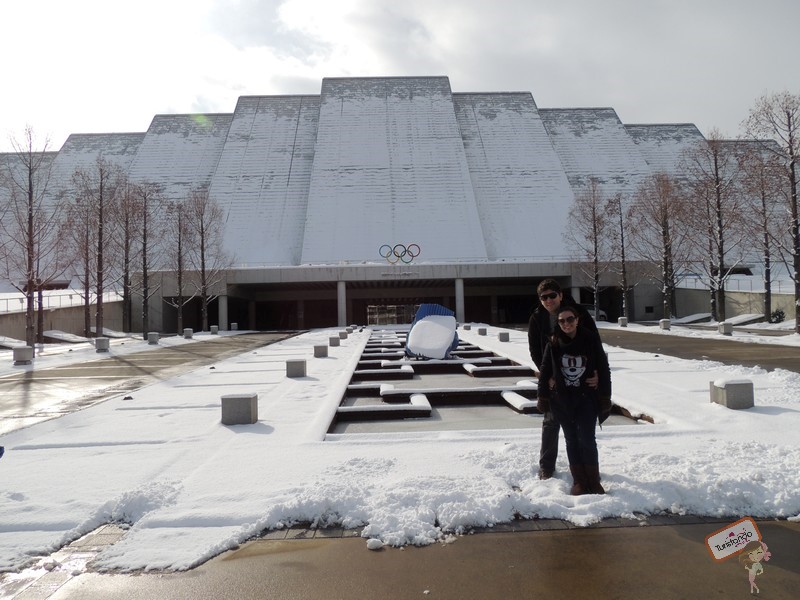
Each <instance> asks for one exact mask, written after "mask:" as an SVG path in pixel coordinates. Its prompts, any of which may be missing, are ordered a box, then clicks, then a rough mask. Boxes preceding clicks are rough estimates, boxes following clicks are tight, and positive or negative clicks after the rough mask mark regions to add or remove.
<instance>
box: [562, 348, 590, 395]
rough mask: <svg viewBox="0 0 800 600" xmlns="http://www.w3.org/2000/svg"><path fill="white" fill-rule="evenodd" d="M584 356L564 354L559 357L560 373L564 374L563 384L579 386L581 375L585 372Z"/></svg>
mask: <svg viewBox="0 0 800 600" xmlns="http://www.w3.org/2000/svg"><path fill="white" fill-rule="evenodd" d="M586 362H587V360H586V357H585V356H573V355H571V354H564V355H563V356H562V357H561V373H562V374H563V375H564V385H566V386H567V387H580V385H581V377H583V374H584V373H585V372H586Z"/></svg>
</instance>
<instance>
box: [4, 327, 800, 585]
mask: <svg viewBox="0 0 800 600" xmlns="http://www.w3.org/2000/svg"><path fill="white" fill-rule="evenodd" d="M601 334H602V336H603V340H604V341H605V342H606V343H607V344H610V345H615V346H622V347H626V348H631V349H634V350H641V351H646V352H655V353H663V354H666V355H671V356H678V357H682V358H706V359H709V360H716V361H719V362H724V363H727V364H750V365H755V364H757V365H758V366H761V367H762V368H765V369H770V370H771V369H774V368H784V369H788V368H790V367H791V369H790V370H793V371H797V370H798V369H800V348H797V347H787V346H779V345H774V346H773V345H769V346H767V345H763V344H744V343H736V342H732V341H730V340H727V339H720V340H713V339H712V340H705V339H699V338H686V337H678V336H664V335H659V334H648V333H639V332H631V331H619V330H617V329H603V330H602V331H601ZM212 360H218V358H214V359H212ZM209 362H210V360H209ZM164 365H166V361H165V362H163V363H162V366H164ZM165 368H167V367H165ZM187 368H188V367H187ZM62 374H63V375H65V376H66V373H62ZM165 374H166V371H163V372H162V374H161V375H160V376H165ZM132 377H133V378H134V379H135V378H136V377H138V376H137V375H134V376H132ZM742 516H743V515H742ZM738 518H739V516H731V517H730V518H729V519H708V518H703V517H697V516H692V515H687V516H683V517H681V516H672V515H663V516H662V515H647V516H645V515H634V516H632V518H630V519H617V518H615V519H607V520H604V521H602V522H600V523H597V524H595V525H593V526H590V527H581V528H578V527H575V526H574V525H572V524H570V523H569V522H566V521H562V520H557V519H555V520H519V521H514V522H512V523H508V524H502V525H498V526H496V527H494V528H491V529H488V530H476V531H475V532H474V533H473V534H470V535H464V536H458V537H455V536H453V537H451V538H448V539H447V540H445V541H444V542H443V543H437V544H433V545H431V546H427V547H405V548H389V547H386V548H382V549H379V550H375V551H372V550H368V549H367V545H366V540H364V539H362V538H360V537H359V534H360V532H359V531H358V530H342V529H330V530H324V529H323V530H316V529H309V528H305V527H303V526H296V527H292V528H290V529H287V530H281V531H273V532H270V533H268V534H267V535H265V536H264V537H263V538H261V539H258V540H254V541H252V542H249V543H247V544H243V545H242V546H241V547H239V548H238V549H235V550H231V551H229V552H226V553H224V554H222V555H220V556H217V557H216V558H214V559H212V560H210V561H208V562H207V563H205V564H203V565H201V566H199V567H197V568H195V569H192V570H191V571H186V572H180V573H152V572H151V573H134V574H109V573H94V572H83V571H82V570H81V568H80V566H78V567H76V571H75V576H70V575H69V573H67V574H66V575H65V574H64V571H63V570H59V571H51V572H47V573H44V574H42V575H41V576H40V577H39V578H37V579H36V580H34V581H28V582H21V583H20V586H19V587H18V588H17V589H16V591H13V592H12V591H11V588H8V587H6V590H7V591H9V592H10V593H11V594H12V595H4V592H2V591H0V599H3V600H5V599H6V598H15V599H18V600H45V599H53V600H66V599H81V600H92V599H101V598H102V599H104V600H105V599H116V598H120V599H122V598H125V599H137V598H141V599H150V598H158V599H159V600H171V599H190V598H191V599H222V598H236V599H238V600H246V599H251V598H252V599H256V598H259V599H272V598H275V599H284V598H292V599H295V598H297V599H308V600H314V599H318V598H319V599H322V598H324V599H326V600H333V599H357V598H392V599H406V598H439V599H446V600H455V599H458V600H472V599H475V600H478V599H481V600H484V599H489V600H491V599H518V598H519V599H522V598H601V599H604V598H622V599H626V598H636V599H638V598H648V599H656V600H658V599H662V598H664V599H666V598H675V599H678V598H680V599H683V598H703V599H705V598H709V597H726V598H728V597H747V596H748V595H749V593H750V586H749V583H748V580H747V572H746V571H745V569H744V568H743V567H742V566H741V565H740V564H739V562H738V560H737V559H736V558H730V559H728V560H726V561H723V562H715V561H714V560H713V558H712V556H711V554H710V551H709V549H708V546H707V545H706V542H705V540H706V538H707V536H709V535H711V534H712V533H714V532H716V531H718V530H719V529H721V528H723V527H725V526H726V525H728V524H731V523H733V522H734V521H736V520H737V519H738ZM757 523H758V528H759V530H760V532H761V535H762V539H763V541H764V542H765V543H766V544H767V545H768V546H769V550H770V551H771V552H772V558H771V560H770V561H769V562H765V563H763V564H764V572H763V574H761V575H759V576H758V579H757V584H758V586H759V588H760V591H761V593H760V595H759V597H764V598H797V597H798V590H800V523H798V522H789V521H786V520H757ZM104 527H113V526H104ZM94 535H95V537H93V538H91V539H83V540H78V541H76V542H73V544H71V546H70V547H67V548H65V549H62V551H60V552H61V555H60V556H59V557H58V558H59V559H60V560H62V561H64V562H66V563H68V561H69V560H75V561H78V563H76V564H78V565H80V561H81V560H84V561H85V562H88V561H90V558H91V556H92V555H93V553H96V552H98V551H100V549H102V547H103V544H104V543H105V544H108V543H113V542H114V541H116V539H119V537H120V536H122V535H124V531H116V530H115V531H112V530H107V531H106V530H102V531H98V532H95V534H94ZM84 564H85V563H84ZM0 589H2V588H0Z"/></svg>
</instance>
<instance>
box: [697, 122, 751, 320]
mask: <svg viewBox="0 0 800 600" xmlns="http://www.w3.org/2000/svg"><path fill="white" fill-rule="evenodd" d="M736 150H737V148H736V142H733V141H731V140H726V139H723V136H722V135H720V133H719V131H717V130H716V129H712V130H711V132H710V133H709V135H708V136H707V137H706V141H704V142H701V143H699V144H697V145H695V147H694V148H692V149H691V150H689V151H688V152H687V153H685V155H684V157H683V161H682V163H683V164H682V166H683V168H684V170H685V172H686V173H687V175H688V182H689V183H688V185H687V190H688V191H689V193H690V195H691V201H690V202H689V203H688V204H687V207H688V209H689V211H690V216H691V218H690V219H689V220H688V222H687V224H688V225H689V226H690V227H691V228H692V229H693V230H694V231H695V233H696V235H692V236H690V237H689V241H691V242H692V243H694V244H695V245H696V247H695V253H696V254H697V255H699V256H706V257H707V260H703V261H700V262H699V263H698V267H699V270H700V272H701V273H704V274H705V278H706V280H707V282H708V284H709V291H710V294H709V305H710V309H711V318H712V319H713V320H718V321H724V320H725V313H726V310H725V284H726V282H727V280H728V279H729V278H730V276H731V274H732V273H733V272H735V270H736V267H737V266H738V264H739V263H740V262H741V261H742V257H743V249H744V246H743V243H742V242H743V240H744V238H745V237H746V230H745V229H744V227H743V225H744V223H743V220H742V206H741V204H742V203H741V198H740V196H739V194H738V192H739V188H738V187H737V177H739V176H740V173H739V160H738V156H737V151H736Z"/></svg>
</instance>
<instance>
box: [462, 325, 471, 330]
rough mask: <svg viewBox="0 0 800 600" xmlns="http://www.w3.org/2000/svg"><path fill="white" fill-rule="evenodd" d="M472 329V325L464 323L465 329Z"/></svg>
mask: <svg viewBox="0 0 800 600" xmlns="http://www.w3.org/2000/svg"><path fill="white" fill-rule="evenodd" d="M470 329H472V325H464V331H469V330H470Z"/></svg>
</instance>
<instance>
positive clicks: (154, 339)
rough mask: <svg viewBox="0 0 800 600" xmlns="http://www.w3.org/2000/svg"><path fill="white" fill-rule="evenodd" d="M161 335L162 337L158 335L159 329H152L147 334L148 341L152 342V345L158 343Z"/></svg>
mask: <svg viewBox="0 0 800 600" xmlns="http://www.w3.org/2000/svg"><path fill="white" fill-rule="evenodd" d="M159 337H160V336H159V335H158V332H157V331H151V332H149V333H148V334H147V343H148V344H151V345H152V344H157V343H158V338H159Z"/></svg>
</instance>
